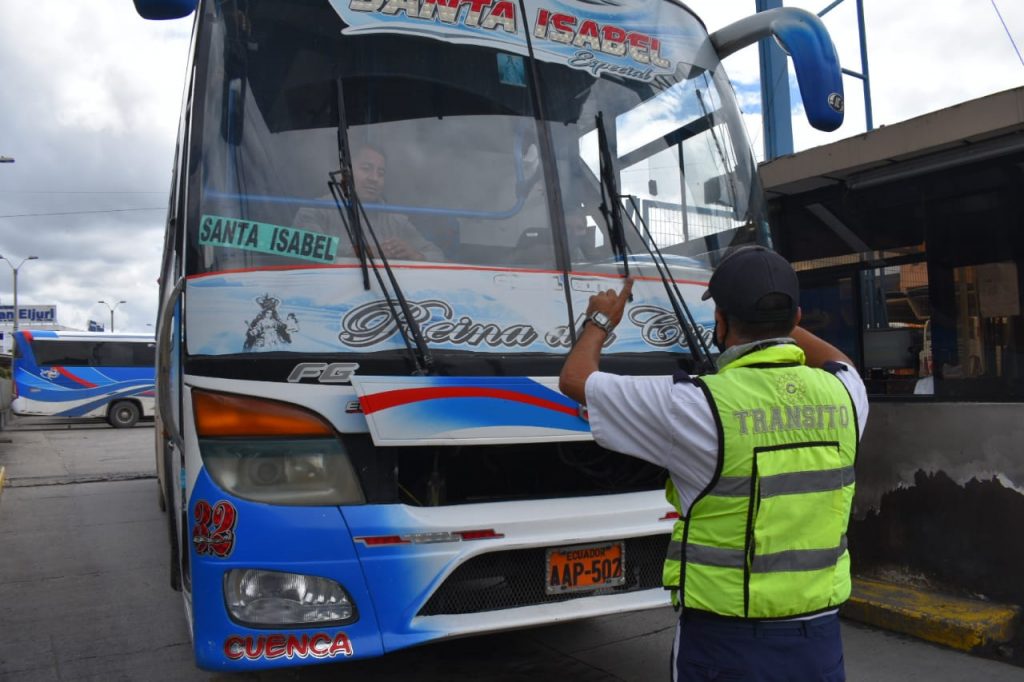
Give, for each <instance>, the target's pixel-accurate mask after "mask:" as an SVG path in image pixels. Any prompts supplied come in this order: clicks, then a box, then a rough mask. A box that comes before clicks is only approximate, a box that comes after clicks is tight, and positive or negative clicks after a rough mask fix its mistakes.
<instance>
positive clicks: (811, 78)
mask: <svg viewBox="0 0 1024 682" xmlns="http://www.w3.org/2000/svg"><path fill="white" fill-rule="evenodd" d="M768 36H774V37H775V39H776V40H778V41H779V43H780V44H781V45H782V48H783V50H784V51H785V52H786V53H787V54H789V56H790V57H791V58H792V59H793V66H794V68H795V69H796V80H797V82H798V83H799V84H800V97H801V98H802V99H803V101H804V110H805V111H806V112H807V120H808V122H810V124H811V125H812V126H814V127H815V128H817V129H818V130H825V131H832V130H835V129H836V128H838V127H839V126H840V125H842V123H843V74H842V70H841V69H840V67H839V57H838V55H836V48H835V45H833V44H832V39H831V38H830V37H829V35H828V30H827V29H826V28H825V25H824V24H823V23H821V19H819V18H818V17H817V16H815V15H814V14H811V13H810V12H808V11H806V10H802V9H797V8H795V7H780V8H777V9H770V10H768V11H766V12H758V13H757V14H755V15H753V16H750V17H747V18H746V19H740V20H739V21H737V22H735V23H732V24H729V25H728V26H726V27H725V28H723V29H720V30H718V31H715V32H714V33H712V34H711V44H712V45H714V47H715V50H716V51H717V52H718V57H719V59H725V58H726V57H727V56H729V55H731V54H732V53H733V52H736V51H737V50H740V49H742V48H744V47H746V46H747V45H750V44H751V43H755V42H757V41H758V40H760V39H761V38H766V37H768Z"/></svg>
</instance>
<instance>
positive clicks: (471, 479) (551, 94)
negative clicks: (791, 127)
mask: <svg viewBox="0 0 1024 682" xmlns="http://www.w3.org/2000/svg"><path fill="white" fill-rule="evenodd" d="M136 7H137V8H140V10H141V11H142V13H143V16H147V17H170V16H180V15H181V14H188V13H189V12H192V11H194V13H195V14H194V29H193V38H192V45H191V63H190V66H189V69H188V72H187V73H188V76H187V82H186V85H185V89H184V98H183V106H182V114H181V119H180V126H179V131H178V138H177V148H176V156H175V163H174V174H173V180H172V184H171V193H170V200H169V210H168V222H167V229H166V232H165V248H164V254H163V261H162V265H161V267H162V271H161V273H160V282H161V302H160V311H159V321H158V329H157V348H158V353H157V398H158V400H157V403H158V406H157V414H156V420H157V429H156V431H157V461H158V462H159V464H158V473H159V478H160V482H161V490H162V496H163V500H164V502H165V503H166V506H167V509H168V510H169V513H168V515H167V520H168V537H169V540H170V556H169V564H170V581H171V585H172V587H174V588H175V589H179V590H181V591H182V593H183V597H184V606H185V613H186V618H187V621H188V625H189V627H190V630H191V635H192V642H193V647H194V654H195V659H196V662H197V664H198V666H200V667H201V668H204V669H210V670H250V669H258V668H273V667H283V666H296V665H304V664H310V663H319V662H337V661H344V660H353V659H360V658H367V657H374V656H380V655H383V654H386V653H388V652H394V651H397V650H400V649H403V648H406V647H410V646H414V645H420V644H424V643H427V642H431V641H435V640H440V639H446V638H451V637H462V636H468V635H474V634H478V633H485V632H494V631H500V630H509V629H513V628H523V627H530V626H536V625H541V624H545V623H552V622H558V621H565V620H569V619H577V618H586V617H591V616H598V615H602V614H612V613H624V612H629V611H634V610H639V609H649V608H655V607H660V606H664V605H666V604H668V603H669V597H668V593H667V592H666V591H665V590H664V588H663V587H662V565H663V561H664V558H665V552H666V548H667V545H668V541H669V537H670V533H671V530H672V528H673V524H674V523H675V522H676V520H677V519H676V516H675V515H674V514H673V513H672V507H671V506H670V505H669V504H668V503H667V501H666V500H665V494H664V493H665V482H666V474H665V472H664V470H661V469H658V468H655V467H652V466H650V465H648V464H646V463H643V462H641V461H639V460H635V459H632V458H629V457H626V456H624V455H622V454H621V453H616V452H610V451H607V450H604V449H602V448H600V447H599V446H597V445H596V444H595V443H594V440H593V437H592V435H591V433H590V429H589V426H588V422H587V415H586V411H585V409H583V408H582V406H580V405H579V404H577V403H575V402H574V401H572V400H570V399H568V398H567V397H566V396H564V395H562V394H561V393H560V392H559V391H558V388H557V381H558V374H559V370H560V368H561V365H562V363H563V361H564V359H565V356H566V354H567V353H568V351H569V349H570V348H571V346H572V344H573V343H574V341H575V338H576V334H577V329H578V327H579V325H580V324H581V322H582V317H583V313H584V311H585V309H586V305H587V301H588V299H589V297H590V296H591V295H593V294H594V293H595V292H598V291H601V290H605V289H608V288H612V287H619V286H621V284H622V282H623V278H624V277H626V276H629V277H632V278H634V280H635V282H636V284H635V286H634V289H633V296H634V301H633V304H632V305H631V306H630V307H629V310H628V317H627V319H626V320H625V321H624V322H623V324H622V325H620V327H619V328H618V329H616V331H615V334H614V335H613V336H612V337H610V338H609V340H608V348H607V349H606V354H605V356H604V359H603V367H604V368H605V369H607V370H609V371H614V372H621V373H629V374H635V375H658V374H666V373H672V372H676V371H680V370H683V371H698V370H701V369H703V368H706V367H708V365H709V363H710V362H711V359H712V355H711V353H709V350H708V346H709V345H710V337H711V326H712V322H713V309H712V308H711V306H710V304H709V303H708V302H705V301H702V300H701V294H702V293H703V292H704V291H705V289H706V285H707V281H708V278H709V275H710V272H711V268H712V267H713V265H714V263H715V262H716V259H718V258H720V256H721V254H722V253H723V252H724V251H725V250H726V249H728V248H730V247H732V246H735V245H737V244H745V243H757V242H761V243H763V242H764V241H765V239H766V235H767V223H766V221H765V217H764V201H763V198H762V195H761V191H760V189H759V186H758V182H757V176H756V170H755V166H754V162H753V157H752V154H751V151H750V146H749V142H748V141H747V138H746V134H745V131H744V128H743V125H742V122H741V118H740V113H739V108H738V106H737V103H736V96H735V93H734V91H733V89H732V87H731V85H730V82H729V80H728V78H727V76H726V74H725V72H724V70H723V69H722V65H721V58H722V56H724V55H726V54H729V53H731V52H733V51H735V50H737V49H740V48H742V47H743V46H745V45H749V44H751V43H753V42H755V41H756V40H757V39H759V38H761V37H766V36H771V35H775V36H777V37H779V39H780V40H782V41H783V42H784V43H785V44H786V45H787V47H788V49H789V52H790V54H791V55H792V57H793V60H794V64H795V66H796V69H797V74H798V78H799V80H800V82H801V88H802V92H803V95H804V102H805V109H806V111H807V112H808V116H809V118H810V119H811V121H812V123H813V124H814V125H817V126H819V127H821V128H823V129H834V128H835V127H836V126H838V125H839V123H840V122H841V120H842V101H843V100H842V84H841V80H840V78H841V76H840V69H839V65H838V60H837V59H836V57H835V49H834V47H833V46H832V43H831V41H830V39H829V38H828V35H827V32H826V31H825V30H824V28H823V26H822V25H821V22H820V21H819V20H818V19H817V18H816V17H814V16H813V15H811V14H809V13H807V12H802V11H800V10H792V9H781V10H773V11H772V12H769V13H764V14H761V15H757V16H755V17H751V18H750V19H748V20H744V21H743V22H739V23H737V24H733V25H730V26H728V27H726V28H724V29H722V30H721V31H718V32H716V33H715V34H713V35H709V33H708V31H707V29H706V28H705V26H704V25H703V24H702V23H701V21H700V19H698V18H697V17H696V16H695V15H694V14H693V13H692V12H691V11H690V10H689V9H688V8H687V7H685V6H684V5H682V4H681V3H678V2H674V1H673V0H618V1H616V2H607V3H605V2H593V1H590V0H588V1H583V0H520V1H518V2H512V1H511V0H444V1H441V0H436V1H435V0H288V1H284V0H222V1H219V2H198V3H195V2H189V1H187V0H185V1H182V0H178V1H176V2H172V1H164V2H160V1H159V0H153V1H151V2H147V1H146V0H136Z"/></svg>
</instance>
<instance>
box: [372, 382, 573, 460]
mask: <svg viewBox="0 0 1024 682" xmlns="http://www.w3.org/2000/svg"><path fill="white" fill-rule="evenodd" d="M352 385H353V387H354V388H355V389H356V393H357V395H358V396H359V403H360V405H361V407H362V410H363V414H365V415H366V421H367V423H368V424H369V427H370V435H371V436H372V437H373V442H374V444H375V445H493V444H502V443H540V442H551V441H570V440H573V441H578V440H591V438H592V436H591V435H590V426H589V424H588V423H587V422H586V420H585V419H583V418H582V417H581V416H580V406H579V404H578V403H576V402H575V401H574V400H571V399H569V398H567V397H566V396H564V395H562V394H561V393H559V391H558V389H557V385H558V378H557V377H541V378H530V377H394V376H382V377H378V376H359V377H352Z"/></svg>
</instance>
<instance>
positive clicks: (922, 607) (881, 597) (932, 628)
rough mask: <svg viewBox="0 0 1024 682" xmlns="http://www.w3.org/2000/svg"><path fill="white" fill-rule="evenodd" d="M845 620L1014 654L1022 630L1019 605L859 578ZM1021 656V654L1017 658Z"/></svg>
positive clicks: (964, 647) (963, 647)
mask: <svg viewBox="0 0 1024 682" xmlns="http://www.w3.org/2000/svg"><path fill="white" fill-rule="evenodd" d="M841 613H842V615H843V616H844V617H845V618H849V619H851V620H855V621H859V622H861V623H865V624H867V625H872V626H874V627H878V628H882V629H885V630H889V631H892V632H899V633H903V634H907V635H911V636H913V637H917V638H919V639H923V640H926V641H929V642H934V643H936V644H941V645H943V646H947V647H951V648H953V649H959V650H960V651H966V652H972V653H981V654H987V655H993V654H1000V657H1001V658H1009V657H1011V656H1013V654H1014V653H1015V652H1013V651H1012V649H1009V648H1008V647H1006V646H1005V645H1007V644H1008V643H1009V642H1011V641H1012V640H1013V639H1014V637H1015V636H1016V634H1017V626H1018V621H1019V619H1020V613H1021V609H1020V607H1019V606H1017V605H1011V604H996V603H993V602H989V601H984V600H981V599H966V598H963V597H956V596H952V595H947V594H942V593H938V592H933V591H929V590H925V589H921V588H918V587H913V586H908V585H898V584H895V583H892V582H884V581H881V580H870V579H866V578H855V579H854V581H853V593H852V594H851V595H850V600H849V601H848V602H847V603H846V604H844V605H843V607H842V609H841ZM1017 658H1019V657H1017Z"/></svg>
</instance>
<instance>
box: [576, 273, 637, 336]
mask: <svg viewBox="0 0 1024 682" xmlns="http://www.w3.org/2000/svg"><path fill="white" fill-rule="evenodd" d="M632 294H633V278H632V277H627V278H626V283H625V284H623V285H622V291H620V292H619V293H615V290H614V289H609V290H608V291H602V292H601V293H599V294H594V295H593V296H591V297H590V303H589V304H588V305H587V315H590V314H591V313H596V312H602V313H604V314H605V315H607V316H608V319H609V320H611V323H612V326H613V327H617V326H618V324H619V322H621V321H622V313H623V311H624V310H625V309H626V302H627V301H628V300H629V298H630V296H632Z"/></svg>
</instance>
